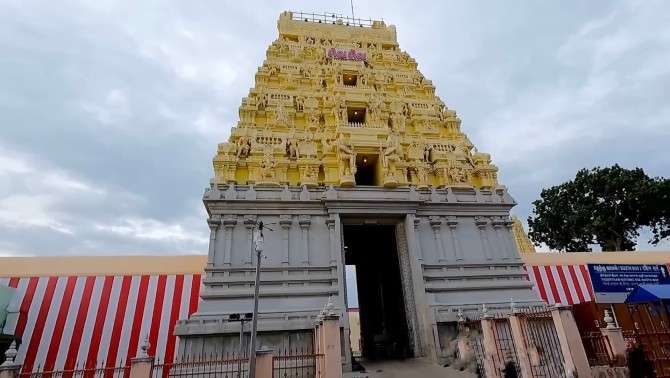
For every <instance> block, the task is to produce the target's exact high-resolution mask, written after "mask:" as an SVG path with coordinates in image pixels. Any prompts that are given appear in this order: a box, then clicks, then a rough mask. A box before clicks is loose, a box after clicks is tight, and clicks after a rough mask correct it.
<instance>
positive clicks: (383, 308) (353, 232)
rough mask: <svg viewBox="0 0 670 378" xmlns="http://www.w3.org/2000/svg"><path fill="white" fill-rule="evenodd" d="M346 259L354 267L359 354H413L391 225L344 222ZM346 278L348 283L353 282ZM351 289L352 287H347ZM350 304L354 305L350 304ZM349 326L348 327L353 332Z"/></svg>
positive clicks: (381, 356)
mask: <svg viewBox="0 0 670 378" xmlns="http://www.w3.org/2000/svg"><path fill="white" fill-rule="evenodd" d="M343 230H344V245H345V263H346V265H347V266H348V267H350V268H351V267H352V266H353V267H354V270H355V274H354V275H352V274H348V277H347V278H348V279H349V280H351V279H352V276H355V281H356V282H355V285H356V289H357V290H356V291H357V295H356V297H357V298H349V297H348V298H347V301H348V302H350V303H352V302H353V303H355V300H356V299H358V306H357V309H355V311H356V312H357V314H356V315H357V316H358V317H359V321H360V323H359V324H360V342H359V345H356V346H354V347H359V348H360V354H361V356H362V357H363V358H364V359H366V360H380V359H381V360H383V359H399V358H408V357H413V355H412V347H411V345H410V338H409V333H408V326H407V314H406V313H405V308H406V307H405V302H404V295H403V281H402V278H401V274H400V261H399V258H398V248H397V245H396V235H395V233H396V232H395V226H393V225H376V224H375V225H344V229H343ZM353 284H354V283H352V282H347V286H350V285H353ZM349 292H351V291H349ZM349 307H353V306H349ZM354 328H355V327H352V329H351V331H352V332H356V330H355V329H354Z"/></svg>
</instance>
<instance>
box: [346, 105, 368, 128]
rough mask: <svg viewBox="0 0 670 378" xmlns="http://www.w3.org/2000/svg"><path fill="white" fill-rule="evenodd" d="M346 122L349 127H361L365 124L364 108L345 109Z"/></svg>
mask: <svg viewBox="0 0 670 378" xmlns="http://www.w3.org/2000/svg"><path fill="white" fill-rule="evenodd" d="M347 122H349V124H350V125H352V124H353V125H363V124H364V123H365V108H363V107H349V108H347Z"/></svg>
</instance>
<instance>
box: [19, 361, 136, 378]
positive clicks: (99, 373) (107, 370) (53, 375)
mask: <svg viewBox="0 0 670 378" xmlns="http://www.w3.org/2000/svg"><path fill="white" fill-rule="evenodd" d="M121 365H122V366H117V367H105V366H99V367H92V368H85V367H82V368H80V367H78V366H75V368H74V369H69V370H47V371H45V370H43V369H42V368H41V367H40V366H37V369H35V370H33V371H31V372H21V373H19V378H125V377H129V376H130V366H123V364H121Z"/></svg>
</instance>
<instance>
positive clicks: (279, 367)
mask: <svg viewBox="0 0 670 378" xmlns="http://www.w3.org/2000/svg"><path fill="white" fill-rule="evenodd" d="M323 370H324V366H323V354H316V353H311V352H309V351H307V350H298V351H280V352H279V354H277V355H275V356H274V357H273V358H272V376H273V377H274V378H286V377H293V378H319V377H322V376H323V375H324V371H323Z"/></svg>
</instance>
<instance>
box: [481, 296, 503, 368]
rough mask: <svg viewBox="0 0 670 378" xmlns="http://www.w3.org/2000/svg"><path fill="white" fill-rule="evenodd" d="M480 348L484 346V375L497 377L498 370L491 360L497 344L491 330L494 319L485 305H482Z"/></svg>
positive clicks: (493, 325)
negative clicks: (487, 311)
mask: <svg viewBox="0 0 670 378" xmlns="http://www.w3.org/2000/svg"><path fill="white" fill-rule="evenodd" d="M482 307H483V309H482V312H483V315H482V320H481V324H482V348H484V373H485V374H484V375H485V376H486V377H491V378H493V377H498V376H500V374H499V371H498V370H497V369H496V366H495V362H494V361H493V356H495V355H496V354H497V353H498V351H497V345H498V343H497V342H496V338H495V333H494V332H493V327H495V320H494V319H493V317H492V316H490V315H489V314H487V313H486V307H485V306H482Z"/></svg>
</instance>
